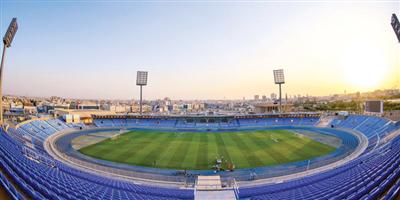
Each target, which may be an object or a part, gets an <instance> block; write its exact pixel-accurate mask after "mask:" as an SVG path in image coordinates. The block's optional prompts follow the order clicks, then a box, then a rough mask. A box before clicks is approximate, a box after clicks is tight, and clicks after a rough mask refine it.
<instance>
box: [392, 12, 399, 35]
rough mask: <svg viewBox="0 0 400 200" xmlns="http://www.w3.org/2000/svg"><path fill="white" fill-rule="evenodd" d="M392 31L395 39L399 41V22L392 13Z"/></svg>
mask: <svg viewBox="0 0 400 200" xmlns="http://www.w3.org/2000/svg"><path fill="white" fill-rule="evenodd" d="M390 24H391V25H392V28H393V30H394V33H395V34H396V37H397V40H398V41H399V42H400V22H399V19H398V18H397V16H396V14H394V13H393V14H392V20H391V23H390Z"/></svg>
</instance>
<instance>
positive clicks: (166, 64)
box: [0, 1, 400, 99]
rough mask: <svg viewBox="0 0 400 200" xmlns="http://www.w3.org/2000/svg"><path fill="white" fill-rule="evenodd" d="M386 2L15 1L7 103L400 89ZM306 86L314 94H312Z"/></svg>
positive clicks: (4, 13)
mask: <svg viewBox="0 0 400 200" xmlns="http://www.w3.org/2000/svg"><path fill="white" fill-rule="evenodd" d="M399 10H400V1H386V2H381V3H379V2H356V3H354V2H353V3H344V2H340V3H333V2H320V3H316V2H312V3H311V2H308V3H307V2H296V3H288V2H286V3H277V2H258V3H257V2H252V3H233V2H221V3H219V4H218V3H211V2H207V3H201V2H200V3H199V2H198V3H190V2H186V3H176V2H175V3H174V2H170V3H162V2H161V3H160V2H158V3H157V2H150V3H144V2H117V3H110V2H96V3H90V2H76V1H73V2H46V1H44V2H39V3H30V2H25V1H17V2H14V1H13V2H11V1H3V2H2V3H1V25H0V27H1V35H2V36H3V35H4V33H5V31H6V28H7V26H8V23H9V21H10V20H11V19H12V17H17V18H18V22H19V24H20V28H19V30H18V34H17V35H16V37H15V39H14V42H13V45H12V47H11V48H10V50H9V51H8V52H7V55H6V58H7V60H6V63H5V76H4V83H3V84H4V85H3V87H4V93H5V94H11V95H27V96H62V97H66V98H83V99H132V98H134V99H138V95H139V91H138V88H137V87H136V86H135V75H136V71H137V70H147V71H149V85H148V86H146V87H145V88H144V94H143V95H144V99H160V98H164V97H171V98H172V99H242V98H243V97H246V99H251V98H252V97H253V96H254V95H255V94H259V95H267V96H269V95H270V94H271V93H277V92H278V88H277V87H276V86H275V84H274V83H273V74H272V70H274V69H278V68H283V69H284V70H285V76H286V77H285V78H286V80H287V83H286V84H285V85H284V86H283V94H285V93H288V94H292V95H294V94H295V95H297V94H303V95H305V94H309V95H317V96H321V95H322V96H324V95H330V94H335V93H343V92H344V91H347V92H348V93H351V92H357V91H361V92H363V91H370V90H374V89H380V88H382V89H383V88H386V89H390V88H398V87H399V86H400V83H399V78H400V77H399V75H400V70H399V66H400V46H399V45H398V43H397V42H396V39H395V37H394V34H393V30H392V28H391V26H390V16H391V14H392V13H396V12H397V13H398V12H399ZM299 88H302V90H300V89H299Z"/></svg>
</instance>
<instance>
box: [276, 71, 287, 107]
mask: <svg viewBox="0 0 400 200" xmlns="http://www.w3.org/2000/svg"><path fill="white" fill-rule="evenodd" d="M274 81H275V84H278V85H279V112H282V84H285V76H284V74H283V69H276V70H274Z"/></svg>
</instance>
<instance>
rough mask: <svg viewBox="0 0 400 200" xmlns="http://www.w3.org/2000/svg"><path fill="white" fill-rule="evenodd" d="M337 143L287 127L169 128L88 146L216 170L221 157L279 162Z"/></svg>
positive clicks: (256, 163)
mask: <svg viewBox="0 0 400 200" xmlns="http://www.w3.org/2000/svg"><path fill="white" fill-rule="evenodd" d="M334 150H335V148H334V147H332V146H329V145H326V144H323V143H320V142H317V141H314V140H312V139H310V138H308V137H305V136H301V135H298V134H296V133H294V132H292V131H289V130H258V131H240V132H165V131H153V130H152V131H147V130H135V131H130V132H127V133H124V134H122V135H119V136H118V137H115V138H110V139H106V140H104V141H101V142H99V143H96V144H93V145H90V146H87V147H84V148H82V149H80V150H79V152H81V153H83V154H85V155H88V156H91V157H94V158H98V159H102V160H108V161H113V162H119V163H126V164H130V165H138V166H148V167H156V168H168V169H188V170H189V169H192V170H194V169H197V170H200V169H212V167H213V165H214V164H215V162H216V160H217V159H220V160H222V162H223V163H233V165H235V168H236V169H239V168H253V167H260V166H268V165H278V164H284V163H289V162H295V161H302V160H307V159H311V158H314V157H318V156H322V155H326V154H329V153H331V152H333V151H334Z"/></svg>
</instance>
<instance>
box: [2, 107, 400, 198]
mask: <svg viewBox="0 0 400 200" xmlns="http://www.w3.org/2000/svg"><path fill="white" fill-rule="evenodd" d="M93 118H94V123H93V124H92V125H90V126H88V125H84V124H79V125H77V124H75V125H73V126H72V125H68V124H66V123H65V122H64V121H62V120H60V119H47V120H32V121H26V122H24V123H21V124H19V125H18V126H17V127H16V128H8V130H6V132H3V133H2V134H1V152H2V158H3V159H2V160H1V166H2V169H3V173H5V174H6V177H5V175H4V174H3V177H2V180H3V184H5V185H6V186H7V188H9V190H10V191H11V192H12V194H14V195H15V196H14V197H15V198H16V199H24V198H25V195H27V196H30V197H32V198H34V199H96V198H98V199H194V198H196V197H198V198H199V196H200V197H201V195H204V194H202V193H204V192H205V193H206V194H205V195H207V193H209V192H210V191H211V192H212V195H215V192H217V193H218V192H221V193H225V194H224V195H225V197H228V198H229V197H230V196H229V195H233V198H238V199H248V198H250V199H293V198H296V199H331V198H332V199H342V198H346V199H361V198H363V199H377V198H383V199H393V198H394V197H395V195H396V194H397V188H398V184H400V182H399V175H400V174H399V169H400V168H399V162H400V159H399V158H398V156H399V155H400V154H399V151H400V149H399V148H398V146H399V145H398V142H399V140H398V137H397V135H398V134H399V132H400V129H399V128H400V126H399V124H398V123H396V122H393V121H390V120H387V119H385V118H380V117H373V116H365V115H348V116H344V117H343V116H341V117H339V116H321V115H320V114H317V113H292V114H276V115H245V116H222V117H206V118H204V117H203V118H201V117H188V116H187V117H174V116H162V117H161V116H160V117H157V116H93ZM171 133H172V135H171ZM176 133H180V134H179V135H178V136H177V137H178V138H181V137H182V136H183V135H189V136H188V137H184V138H183V140H184V141H188V140H190V145H185V144H186V143H185V142H183V141H179V140H178V139H177V138H176V136H175V134H176ZM257 133H258V134H259V135H254V134H257ZM168 134H170V135H168ZM267 134H268V136H267ZM115 135H117V136H118V137H116V136H115ZM225 135H226V136H225ZM260 135H262V136H260ZM300 135H303V136H300ZM203 136H205V137H207V138H208V139H209V141H207V142H206V143H208V145H207V148H206V147H203V146H204V144H202V143H201V142H200V141H201V140H204V139H202V138H200V137H203ZM124 137H128V138H124ZM147 137H150V138H147ZM156 137H164V139H163V138H160V140H162V141H159V142H157V144H154V143H156V142H154V143H153V142H151V143H150V144H149V142H147V143H146V140H147V141H149V140H151V141H157V140H158V139H156ZM194 137H197V138H194ZM261 137H265V139H262V138H261ZM99 138H100V139H99ZM166 138H169V139H170V140H167V139H166ZM218 138H219V139H218ZM254 138H255V139H254ZM135 140H137V143H136V144H135V143H133V142H134V141H135ZM139 140H140V141H139ZM177 140H178V141H177ZM211 140H214V141H215V144H213V142H212V141H211ZM218 140H221V141H218ZM195 141H198V142H195ZM333 141H338V142H337V145H336V146H328V145H326V144H330V145H332V144H334V143H335V142H333ZM173 142H175V143H178V144H167V143H173ZM222 143H223V144H222ZM229 143H234V145H235V146H236V147H238V148H232V147H231V146H230V144H229ZM275 143H277V144H275ZM279 143H283V144H284V146H285V147H288V146H289V147H290V148H285V151H279V149H280V148H281V147H280V146H279ZM123 144H125V145H127V146H126V147H125V146H121V145H123ZM76 145H78V146H79V147H80V148H82V147H83V148H82V149H81V150H79V151H78V150H75V149H78V147H76ZM139 145H142V146H139ZM74 146H75V147H74ZM136 146H137V147H138V148H136ZM191 146H195V147H194V148H193V149H192V148H191ZM128 147H132V149H130V148H128ZM139 147H140V148H139ZM74 148H75V149H74ZM257 148H260V149H261V150H258V149H257ZM291 148H293V149H291ZM113 149H115V151H113ZM271 149H272V150H271ZM307 149H313V150H314V151H312V152H317V153H314V154H313V153H311V152H308V151H307ZM315 149H318V151H315ZM213 150H214V152H212V151H213ZM274 150H275V151H278V152H275V151H274ZM191 151H193V152H194V151H198V152H197V153H193V154H190V156H192V155H195V156H196V158H191V157H188V156H185V155H187V154H189V153H190V152H191ZM300 151H301V152H300ZM107 152H108V153H107ZM127 152H129V153H127ZM180 153H182V154H180ZM263 153H266V155H264V154H263ZM151 154H154V155H159V156H158V158H159V159H156V157H157V156H151ZM107 155H112V156H107ZM259 155H260V156H259ZM240 156H243V157H240ZM262 156H264V157H267V158H269V159H270V160H267V158H263V157H262ZM118 157H119V159H118ZM162 157H164V158H165V159H162ZM204 157H206V158H204ZM146 158H149V159H148V160H147V159H146ZM207 158H208V159H207ZM238 158H242V159H243V160H240V161H235V160H233V159H238ZM174 159H175V160H176V161H177V162H174ZM213 159H214V160H213ZM218 160H221V161H218ZM140 161H141V162H140ZM213 161H215V164H218V163H221V164H220V165H221V166H220V167H218V169H217V168H215V167H213V166H212V165H211V164H213ZM225 162H226V163H232V165H235V166H236V168H235V169H231V170H228V169H229V166H225ZM193 163H194V164H193ZM224 168H225V170H224ZM231 168H233V167H231ZM207 169H208V170H207ZM217 170H221V171H220V172H219V171H217ZM210 175H211V176H210ZM215 175H218V176H215ZM198 177H213V178H217V180H213V181H210V180H208V181H205V182H204V181H203V182H201V180H200V179H198ZM9 179H11V180H14V181H15V182H14V183H15V184H11V183H9V182H4V180H9ZM344 183H345V184H344ZM16 185H17V186H18V187H19V190H16V188H14V186H16ZM93 188H96V189H95V190H94V189H93ZM18 191H23V192H24V195H22V194H21V192H18ZM208 195H209V194H208ZM235 195H236V196H235Z"/></svg>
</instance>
